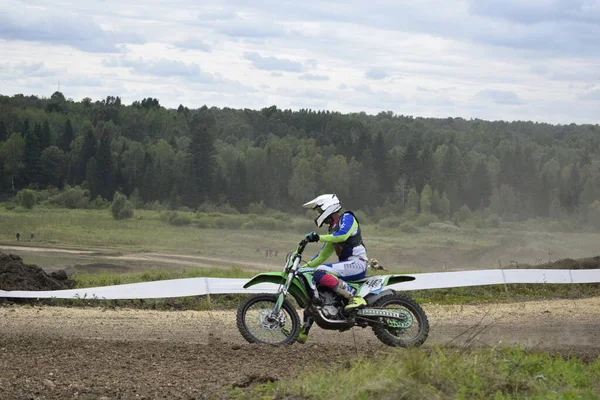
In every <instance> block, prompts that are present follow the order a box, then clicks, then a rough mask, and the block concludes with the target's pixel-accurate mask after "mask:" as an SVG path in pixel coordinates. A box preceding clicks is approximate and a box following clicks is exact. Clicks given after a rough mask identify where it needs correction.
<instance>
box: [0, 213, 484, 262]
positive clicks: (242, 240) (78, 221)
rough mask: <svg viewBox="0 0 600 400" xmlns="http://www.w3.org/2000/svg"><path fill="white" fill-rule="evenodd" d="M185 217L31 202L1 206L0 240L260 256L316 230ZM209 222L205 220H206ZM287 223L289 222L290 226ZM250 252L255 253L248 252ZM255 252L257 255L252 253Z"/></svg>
mask: <svg viewBox="0 0 600 400" xmlns="http://www.w3.org/2000/svg"><path fill="white" fill-rule="evenodd" d="M179 214H182V215H183V214H186V215H188V216H190V218H191V219H192V223H191V224H190V225H184V226H174V225H171V224H169V223H168V222H166V221H165V220H164V218H162V219H161V215H162V214H161V213H160V212H157V211H150V210H136V211H135V217H134V218H133V219H128V220H122V221H117V220H114V219H113V218H112V216H111V214H110V212H109V211H108V210H67V209H59V208H44V207H41V206H38V207H35V208H34V209H33V210H24V209H21V208H16V209H14V210H10V211H9V210H6V209H4V208H0V219H1V220H2V224H1V225H0V241H3V242H15V233H16V232H21V235H22V238H23V239H24V240H23V241H24V242H25V243H29V242H28V237H29V233H31V232H34V233H35V236H36V238H35V242H34V243H37V244H40V243H41V244H51V245H58V246H63V247H75V248H81V247H90V246H91V247H94V246H102V247H104V248H116V249H137V250H153V251H159V250H161V251H181V252H185V253H194V254H205V255H216V254H220V255H222V254H230V255H232V256H248V255H250V256H253V257H255V258H261V257H263V258H264V255H263V254H262V252H256V251H255V250H256V249H263V250H264V249H265V248H273V249H278V250H279V251H280V254H281V252H284V254H285V252H287V251H288V250H290V249H292V248H293V247H295V245H296V244H297V242H298V241H299V240H300V239H301V238H302V236H303V234H304V233H307V232H308V231H310V230H313V229H315V227H314V225H312V222H311V221H307V220H305V219H304V218H292V217H290V218H291V221H289V222H283V221H280V223H279V224H278V225H277V226H276V227H275V229H273V228H270V229H264V230H260V229H259V230H256V229H242V228H228V225H227V224H229V223H233V225H232V226H237V225H240V224H241V225H242V226H244V224H245V223H247V222H251V221H253V219H252V218H254V217H252V216H249V215H237V216H225V215H222V216H221V217H208V216H198V215H196V214H193V213H182V212H179ZM215 218H222V219H223V220H224V221H225V220H231V221H230V222H226V223H224V225H223V226H222V228H210V227H203V228H199V227H198V225H199V221H201V220H206V219H215ZM209 225H210V224H209ZM290 226H291V227H290ZM363 230H364V232H365V233H364V236H365V238H366V239H368V243H369V249H370V250H371V249H372V250H373V252H379V253H384V252H385V251H388V250H391V249H395V248H398V247H402V248H406V249H412V248H416V247H423V246H425V247H445V246H448V243H450V245H451V246H455V247H456V248H461V249H472V248H479V247H486V246H489V245H492V244H493V239H490V238H484V237H482V235H479V234H477V235H471V234H466V233H464V232H463V233H456V232H451V233H448V232H436V231H432V230H428V229H423V230H422V233H418V234H405V233H403V232H400V231H399V230H394V229H377V227H376V226H373V225H365V227H364V229H363ZM253 253H254V254H253ZM256 253H258V254H256Z"/></svg>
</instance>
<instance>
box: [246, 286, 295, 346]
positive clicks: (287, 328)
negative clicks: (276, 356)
mask: <svg viewBox="0 0 600 400" xmlns="http://www.w3.org/2000/svg"><path fill="white" fill-rule="evenodd" d="M277 298H278V295H273V294H256V295H253V296H250V297H249V298H248V299H246V300H245V301H243V302H242V303H241V304H240V305H239V307H238V310H237V317H236V322H237V327H238V329H239V331H240V333H241V334H242V336H243V337H244V339H246V340H247V341H248V342H249V343H266V344H275V345H280V344H290V343H293V342H294V341H295V340H296V338H297V337H298V331H299V330H300V318H299V317H298V313H297V312H296V310H295V309H294V307H292V305H291V304H290V303H289V302H288V301H287V300H285V301H284V302H283V306H282V307H281V310H280V311H279V313H278V314H273V307H275V303H276V302H277Z"/></svg>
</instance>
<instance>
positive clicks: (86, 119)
mask: <svg viewBox="0 0 600 400" xmlns="http://www.w3.org/2000/svg"><path fill="white" fill-rule="evenodd" d="M599 142H600V127H599V126H598V125H575V124H570V125H551V124H545V123H534V122H525V121H517V122H504V121H483V120H479V119H471V120H465V119H462V118H414V117H411V116H404V115H397V114H394V113H392V112H381V113H379V114H378V115H367V114H365V113H352V114H342V113H338V112H329V111H313V110H305V109H303V110H299V111H292V110H282V109H279V108H277V107H276V106H272V107H268V108H263V109H262V110H250V109H232V108H217V107H211V108H208V107H206V106H203V107H201V108H199V109H189V108H187V107H185V106H183V105H180V106H179V107H178V108H177V109H167V108H165V107H162V106H161V105H160V102H159V100H158V99H153V98H145V99H143V100H141V101H136V102H133V103H132V104H131V105H124V104H122V103H121V99H120V98H119V97H115V96H108V97H106V98H105V99H102V100H98V101H92V100H91V99H89V98H85V99H83V100H82V101H80V102H76V101H73V100H71V99H66V98H65V97H64V95H63V94H62V93H60V92H55V93H54V94H52V96H51V97H50V98H39V97H36V96H23V95H15V96H0V194H1V195H2V196H3V197H4V198H7V197H10V196H13V195H14V194H15V193H16V192H17V191H19V190H20V189H23V188H34V189H36V188H37V189H43V188H47V187H56V188H63V187H64V186H65V185H70V186H76V185H79V186H81V187H82V188H85V189H87V190H89V192H90V194H91V196H92V198H96V197H98V196H99V197H100V198H104V199H107V200H112V199H113V195H114V193H115V192H116V191H118V192H121V193H123V194H125V195H126V196H132V195H133V196H135V197H136V198H137V199H139V200H140V201H142V202H144V203H151V202H155V201H158V202H161V203H164V204H168V205H169V206H170V207H172V208H178V207H181V206H187V207H189V208H192V209H196V208H197V207H198V206H199V205H201V204H204V203H207V202H210V203H214V204H229V205H230V206H232V207H235V208H236V209H237V210H239V211H241V212H244V211H247V208H248V206H249V205H250V204H254V203H263V204H264V205H265V206H266V207H269V208H273V209H277V210H283V211H298V210H299V209H300V205H301V204H302V203H303V202H305V201H307V200H309V199H311V198H313V197H314V196H316V195H318V194H321V193H337V194H338V196H339V197H340V198H341V199H342V201H343V202H344V204H345V205H346V206H348V207H350V208H354V209H361V210H364V211H366V212H367V213H368V214H371V215H377V216H379V217H383V216H389V215H397V214H405V213H414V214H418V213H431V214H436V215H438V216H439V217H442V218H443V217H448V216H452V215H453V214H454V213H456V212H458V211H459V210H461V208H462V209H463V210H464V209H465V207H466V208H468V209H469V210H470V211H482V212H483V211H485V212H491V213H495V214H498V215H499V216H501V217H502V218H504V219H507V220H523V219H526V218H531V217H544V218H546V217H551V218H559V217H560V216H561V215H575V214H577V215H585V213H587V212H589V210H590V209H593V208H594V207H598V211H599V212H600V202H597V203H594V202H596V201H597V200H598V199H600V163H599V161H600V158H599V156H600V153H599V151H598V145H599Z"/></svg>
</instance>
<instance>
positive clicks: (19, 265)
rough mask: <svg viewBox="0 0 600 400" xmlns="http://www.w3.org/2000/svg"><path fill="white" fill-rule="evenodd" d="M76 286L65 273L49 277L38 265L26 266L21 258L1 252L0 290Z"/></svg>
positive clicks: (53, 274) (61, 272) (52, 288)
mask: <svg viewBox="0 0 600 400" xmlns="http://www.w3.org/2000/svg"><path fill="white" fill-rule="evenodd" d="M74 284H75V282H74V281H72V280H70V279H68V277H67V274H66V273H65V271H57V272H52V273H51V274H50V275H48V274H46V273H45V272H44V270H43V269H41V268H40V267H38V266H36V265H30V264H25V263H24V262H23V259H22V258H21V257H19V256H16V255H14V254H5V253H2V252H0V290H61V289H70V288H72V287H73V285H74Z"/></svg>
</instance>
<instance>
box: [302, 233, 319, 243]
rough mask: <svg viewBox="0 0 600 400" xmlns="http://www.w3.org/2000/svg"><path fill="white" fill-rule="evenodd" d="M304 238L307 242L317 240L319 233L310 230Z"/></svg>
mask: <svg viewBox="0 0 600 400" xmlns="http://www.w3.org/2000/svg"><path fill="white" fill-rule="evenodd" d="M305 238H306V241H307V242H318V241H319V234H318V233H317V232H311V233H309V234H307V235H306V237H305Z"/></svg>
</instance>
